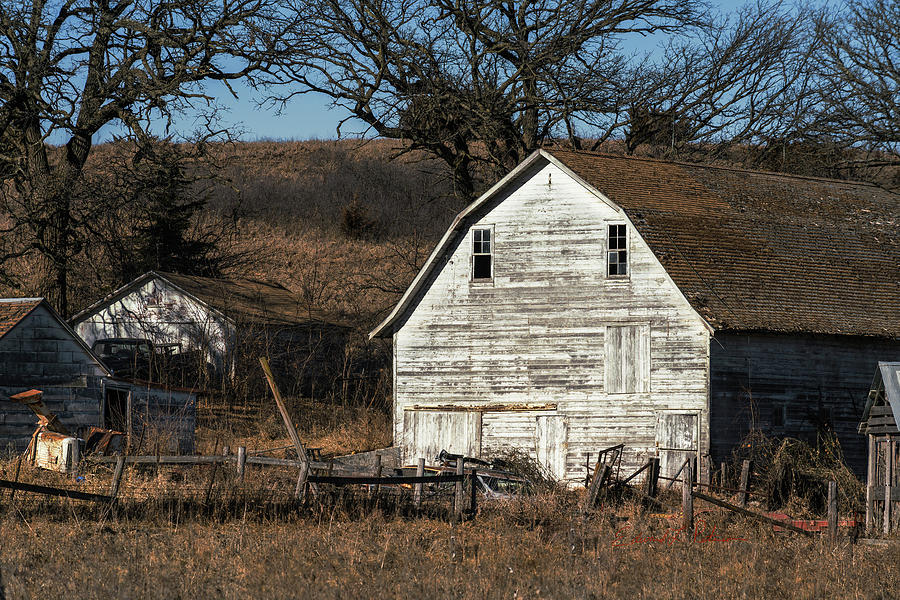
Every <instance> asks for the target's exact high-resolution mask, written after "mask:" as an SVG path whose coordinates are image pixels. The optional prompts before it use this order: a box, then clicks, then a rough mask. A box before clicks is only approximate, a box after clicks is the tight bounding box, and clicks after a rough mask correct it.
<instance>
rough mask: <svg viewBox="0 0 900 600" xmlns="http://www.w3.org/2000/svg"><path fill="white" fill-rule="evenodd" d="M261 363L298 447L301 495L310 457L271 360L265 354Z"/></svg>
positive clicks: (289, 432) (279, 410) (260, 359)
mask: <svg viewBox="0 0 900 600" xmlns="http://www.w3.org/2000/svg"><path fill="white" fill-rule="evenodd" d="M259 364H260V365H262V369H263V373H265V375H266V381H267V382H268V383H269V388H270V389H271V390H272V395H273V396H275V404H276V406H278V412H280V413H281V418H282V420H283V421H284V427H285V428H286V429H287V432H288V435H289V436H290V438H291V441H292V442H293V443H294V447H295V448H296V449H297V458H298V459H300V476H301V479H302V480H303V481H299V480H298V481H297V493H298V495H299V493H300V489H301V488H303V491H304V492H305V489H306V477H307V476H309V457H308V456H307V455H306V449H305V448H304V447H303V444H302V443H301V442H300V434H298V433H297V428H296V427H294V422H293V421H291V417H290V415H289V414H288V411H287V407H286V406H285V405H284V400H282V399H281V391H280V390H279V389H278V385H277V384H276V383H275V376H274V375H272V369H271V368H270V367H269V361H268V359H266V357H265V356H260V357H259ZM311 489H312V491H314V492H315V491H318V490H317V489H316V488H315V487H312V488H311Z"/></svg>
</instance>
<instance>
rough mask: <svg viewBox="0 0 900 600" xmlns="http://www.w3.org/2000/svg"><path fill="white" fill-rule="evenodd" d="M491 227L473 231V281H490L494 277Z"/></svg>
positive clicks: (478, 228)
mask: <svg viewBox="0 0 900 600" xmlns="http://www.w3.org/2000/svg"><path fill="white" fill-rule="evenodd" d="M491 238H492V236H491V228H490V227H477V228H475V229H473V230H472V280H473V281H488V280H490V279H491V278H492V277H493V276H494V272H493V254H492V250H493V247H492V243H493V240H492V239H491Z"/></svg>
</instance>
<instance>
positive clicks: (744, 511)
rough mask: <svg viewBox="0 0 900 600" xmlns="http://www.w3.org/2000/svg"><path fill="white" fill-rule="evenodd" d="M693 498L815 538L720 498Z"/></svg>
mask: <svg viewBox="0 0 900 600" xmlns="http://www.w3.org/2000/svg"><path fill="white" fill-rule="evenodd" d="M693 496H694V498H697V499H699V500H704V501H706V502H709V503H710V504H715V505H716V506H721V507H722V508H727V509H728V510H731V511H734V512H736V513H739V514H742V515H744V516H747V517H751V518H753V519H756V520H758V521H762V522H763V523H768V524H769V525H777V526H778V527H784V528H785V529H789V530H790V531H793V532H795V533H802V534H803V535H805V536H809V537H815V534H814V533H813V532H811V531H806V530H805V529H800V528H799V527H795V526H794V525H791V524H790V523H785V522H784V521H779V520H778V519H773V518H771V517H767V516H765V515H761V514H759V513H755V512H753V511H752V510H747V509H746V508H742V507H740V506H737V505H736V504H731V503H730V502H725V501H724V500H719V499H718V498H715V497H713V496H707V495H706V494H702V493H700V492H693Z"/></svg>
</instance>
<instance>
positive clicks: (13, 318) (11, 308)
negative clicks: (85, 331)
mask: <svg viewBox="0 0 900 600" xmlns="http://www.w3.org/2000/svg"><path fill="white" fill-rule="evenodd" d="M38 306H43V307H44V308H45V309H46V310H47V312H48V313H49V314H50V316H51V317H53V319H55V320H56V322H57V323H59V326H60V327H61V328H62V329H63V330H64V331H65V332H66V333H67V334H69V335H70V336H71V337H72V340H73V341H74V342H75V343H76V344H78V345H79V346H81V349H82V350H83V351H84V353H85V354H87V355H88V356H89V357H90V358H91V360H93V361H94V362H95V363H97V365H99V366H100V368H101V369H103V372H104V373H105V374H106V375H109V374H110V371H109V369H107V368H106V365H104V364H103V361H102V360H100V358H99V357H98V356H97V355H96V354H94V352H93V351H92V350H91V349H90V348H89V347H88V345H87V344H86V343H85V342H84V340H83V339H81V336H79V335H78V334H77V333H75V332H74V331H72V328H71V327H69V324H68V323H66V322H65V321H64V320H63V318H62V317H61V316H60V315H59V313H58V312H56V310H55V309H54V308H53V307H52V306H50V303H49V302H47V300H46V299H44V298H0V338H3V336H5V335H6V334H7V333H9V332H10V331H12V329H13V328H14V327H15V326H16V325H18V324H19V323H21V322H22V321H24V320H25V318H26V317H27V316H28V315H30V314H31V313H32V312H34V310H35V309H36V308H37V307H38Z"/></svg>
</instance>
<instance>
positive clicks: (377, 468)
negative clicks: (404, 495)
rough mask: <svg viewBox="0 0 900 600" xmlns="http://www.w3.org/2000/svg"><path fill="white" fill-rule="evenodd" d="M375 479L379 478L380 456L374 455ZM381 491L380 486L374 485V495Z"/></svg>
mask: <svg viewBox="0 0 900 600" xmlns="http://www.w3.org/2000/svg"><path fill="white" fill-rule="evenodd" d="M375 477H381V455H380V454H376V455H375ZM380 491H381V485H380V484H377V483H376V484H375V495H376V496H377V495H378V492H380Z"/></svg>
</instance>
